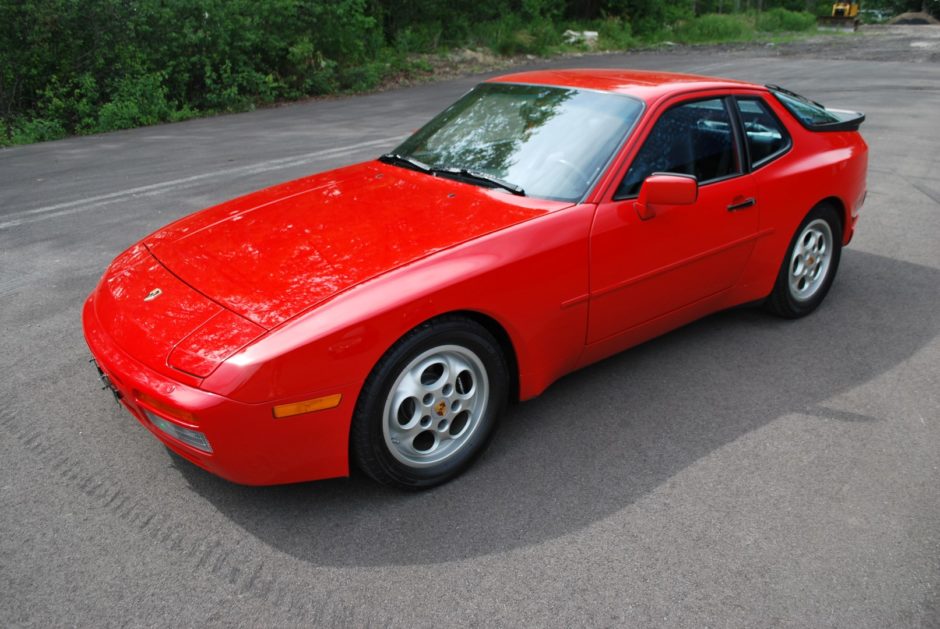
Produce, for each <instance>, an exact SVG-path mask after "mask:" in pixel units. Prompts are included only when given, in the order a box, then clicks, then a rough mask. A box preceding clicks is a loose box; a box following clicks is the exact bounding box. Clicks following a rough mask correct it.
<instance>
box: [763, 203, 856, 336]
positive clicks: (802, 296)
mask: <svg viewBox="0 0 940 629" xmlns="http://www.w3.org/2000/svg"><path fill="white" fill-rule="evenodd" d="M841 255H842V223H841V221H840V220H839V215H838V214H837V213H836V210H835V209H834V208H833V207H832V206H831V205H829V204H820V205H817V206H816V207H815V208H813V210H812V211H811V212H810V213H809V214H808V215H807V216H806V218H805V219H803V222H802V223H801V224H800V226H799V228H797V230H796V234H794V236H793V239H792V240H791V241H790V247H789V249H787V254H786V256H785V257H784V259H783V263H782V264H781V265H780V271H779V273H778V274H777V281H776V284H775V285H774V289H773V292H771V294H770V297H768V299H767V302H766V306H767V308H768V309H769V310H770V311H771V312H773V313H774V314H777V315H780V316H781V317H787V318H790V319H795V318H797V317H803V316H806V315H808V314H809V313H811V312H812V311H813V310H815V309H816V308H817V307H818V306H819V304H821V303H822V301H823V299H825V297H826V294H827V293H828V292H829V287H830V286H832V281H833V279H834V278H835V275H836V271H837V270H838V268H839V259H840V257H841Z"/></svg>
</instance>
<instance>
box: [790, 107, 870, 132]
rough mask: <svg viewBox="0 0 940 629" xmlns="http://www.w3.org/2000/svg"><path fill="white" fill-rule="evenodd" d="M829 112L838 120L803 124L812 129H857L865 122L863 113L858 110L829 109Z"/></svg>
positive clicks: (827, 109)
mask: <svg viewBox="0 0 940 629" xmlns="http://www.w3.org/2000/svg"><path fill="white" fill-rule="evenodd" d="M826 111H828V112H829V113H830V114H832V115H833V116H835V117H836V118H839V121H838V122H829V123H826V124H817V125H809V126H807V125H804V126H806V128H807V129H811V130H813V131H858V128H859V127H860V126H862V123H863V122H865V114H863V113H862V112H860V111H848V110H845V109H829V108H828V107H827V108H826Z"/></svg>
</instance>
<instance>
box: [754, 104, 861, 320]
mask: <svg viewBox="0 0 940 629" xmlns="http://www.w3.org/2000/svg"><path fill="white" fill-rule="evenodd" d="M763 97H764V100H765V101H766V102H767V103H768V105H770V106H771V107H772V108H773V110H774V112H775V113H776V114H777V117H778V118H779V119H780V120H781V122H783V124H784V125H785V126H786V128H787V131H788V132H789V133H790V136H791V138H792V140H793V146H792V148H791V149H790V151H789V152H788V153H786V154H785V155H783V156H782V157H780V158H778V159H776V160H774V161H772V162H770V163H768V164H766V165H764V166H763V167H761V168H760V169H758V170H756V171H755V172H754V174H755V179H756V183H757V195H758V196H757V198H758V204H759V212H760V226H759V230H760V231H764V230H769V234H768V235H767V236H765V237H763V238H761V239H759V240H758V241H757V245H756V247H755V249H754V252H753V254H752V257H751V262H750V264H749V265H748V268H747V270H746V272H745V274H744V275H743V276H742V280H741V285H740V286H739V288H738V290H737V295H736V296H735V301H737V302H745V301H752V300H756V299H762V298H764V297H766V296H767V295H768V294H770V291H771V289H772V288H773V284H774V281H775V280H776V277H777V272H778V270H779V268H780V264H781V262H782V261H783V256H784V254H785V253H786V250H787V247H788V246H789V244H790V240H791V239H792V238H793V235H794V233H795V232H796V229H797V227H799V225H800V223H801V222H802V221H803V219H804V218H805V217H806V215H807V214H808V213H809V212H810V210H812V209H813V208H814V207H815V206H816V205H818V204H819V203H821V202H823V201H828V202H830V203H833V204H835V205H836V206H838V207H837V209H838V210H839V212H840V213H841V215H842V218H843V230H842V235H843V238H842V240H843V244H848V242H849V241H850V240H851V239H852V236H853V234H854V229H855V222H856V221H857V219H858V211H859V209H860V208H861V205H862V203H863V201H864V198H865V192H866V186H867V183H866V180H867V172H868V146H867V144H866V143H865V140H864V139H863V138H862V136H861V134H860V133H858V132H848V131H842V132H819V131H810V130H808V129H806V128H804V127H803V126H802V125H800V123H799V122H797V121H796V120H795V119H794V118H793V116H792V115H790V113H789V111H787V110H786V109H785V108H784V107H783V105H781V104H780V103H779V102H778V101H777V100H776V99H775V98H774V97H773V96H772V95H770V94H766V93H765V94H763Z"/></svg>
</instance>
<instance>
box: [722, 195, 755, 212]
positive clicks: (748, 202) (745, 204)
mask: <svg viewBox="0 0 940 629" xmlns="http://www.w3.org/2000/svg"><path fill="white" fill-rule="evenodd" d="M754 205H757V201H756V200H755V199H754V197H749V198H747V199H744V200H743V201H741V202H740V203H732V204H731V205H729V206H728V211H729V212H737V211H738V210H744V209H747V208H749V207H752V206H754Z"/></svg>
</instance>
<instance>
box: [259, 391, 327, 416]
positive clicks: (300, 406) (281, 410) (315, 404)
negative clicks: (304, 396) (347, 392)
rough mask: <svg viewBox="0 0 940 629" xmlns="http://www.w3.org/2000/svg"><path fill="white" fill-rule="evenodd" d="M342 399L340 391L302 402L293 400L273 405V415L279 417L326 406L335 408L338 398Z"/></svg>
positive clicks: (322, 408)
mask: <svg viewBox="0 0 940 629" xmlns="http://www.w3.org/2000/svg"><path fill="white" fill-rule="evenodd" d="M342 399H343V395H342V394H341V393H334V394H333V395H327V396H324V397H318V398H314V399H312V400H304V401H303V402H294V403H293V404H279V405H278V406H275V407H274V416H275V417H277V418H278V419H281V418H284V417H292V416H294V415H301V414H303V413H312V412H314V411H325V410H326V409H328V408H336V407H337V406H339V403H340V400H342Z"/></svg>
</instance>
